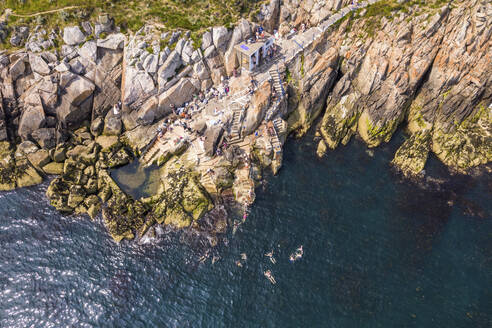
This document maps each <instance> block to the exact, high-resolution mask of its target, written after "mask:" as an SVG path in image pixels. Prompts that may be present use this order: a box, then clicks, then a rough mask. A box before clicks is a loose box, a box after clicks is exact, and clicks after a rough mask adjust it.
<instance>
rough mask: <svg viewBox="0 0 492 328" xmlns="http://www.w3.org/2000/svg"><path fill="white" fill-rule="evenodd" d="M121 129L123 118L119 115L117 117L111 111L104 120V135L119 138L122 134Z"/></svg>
mask: <svg viewBox="0 0 492 328" xmlns="http://www.w3.org/2000/svg"><path fill="white" fill-rule="evenodd" d="M121 127H122V124H121V117H120V116H119V115H115V114H114V112H113V111H112V110H110V111H109V112H108V114H107V115H106V118H105V120H104V131H103V134H105V135H113V136H118V135H120V134H121Z"/></svg>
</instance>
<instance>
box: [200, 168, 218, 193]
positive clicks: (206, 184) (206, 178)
mask: <svg viewBox="0 0 492 328" xmlns="http://www.w3.org/2000/svg"><path fill="white" fill-rule="evenodd" d="M200 183H201V185H202V186H203V188H205V190H207V192H208V193H215V192H217V187H216V186H215V183H214V182H213V181H212V177H211V176H210V173H203V174H202V176H201V178H200Z"/></svg>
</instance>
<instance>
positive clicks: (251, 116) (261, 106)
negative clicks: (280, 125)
mask: <svg viewBox="0 0 492 328" xmlns="http://www.w3.org/2000/svg"><path fill="white" fill-rule="evenodd" d="M270 90H271V89H270V83H269V82H268V81H265V82H264V83H263V84H262V85H260V87H259V88H258V90H256V92H255V93H254V95H253V99H252V100H251V106H250V108H248V110H247V112H246V117H245V119H244V123H243V124H244V130H243V133H244V134H246V135H248V134H251V133H253V132H254V131H255V130H256V129H257V128H258V126H259V125H260V123H261V121H262V120H263V118H264V117H265V114H266V111H267V110H268V106H269V104H270V95H271V92H270Z"/></svg>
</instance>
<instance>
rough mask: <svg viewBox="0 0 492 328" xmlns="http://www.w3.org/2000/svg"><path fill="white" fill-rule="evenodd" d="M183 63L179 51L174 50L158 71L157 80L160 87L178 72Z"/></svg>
mask: <svg viewBox="0 0 492 328" xmlns="http://www.w3.org/2000/svg"><path fill="white" fill-rule="evenodd" d="M181 65H182V61H181V56H180V55H179V53H178V52H177V51H172V52H171V53H170V54H169V56H168V57H167V59H166V61H165V62H164V64H163V65H162V66H161V67H160V68H159V71H158V72H157V79H158V80H157V81H158V83H159V87H160V88H162V87H163V86H164V85H165V84H166V82H167V81H168V80H169V79H170V78H172V77H173V76H174V75H175V74H176V70H177V69H178V68H179V67H180V66H181Z"/></svg>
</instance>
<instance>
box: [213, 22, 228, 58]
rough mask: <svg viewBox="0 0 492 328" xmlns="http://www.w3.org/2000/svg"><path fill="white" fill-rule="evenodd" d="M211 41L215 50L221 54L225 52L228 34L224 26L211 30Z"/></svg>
mask: <svg viewBox="0 0 492 328" xmlns="http://www.w3.org/2000/svg"><path fill="white" fill-rule="evenodd" d="M212 40H213V42H214V45H215V48H217V49H219V51H221V52H225V50H226V47H227V42H228V41H229V32H228V31H227V29H226V28H225V27H224V26H218V27H214V28H213V29H212Z"/></svg>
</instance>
